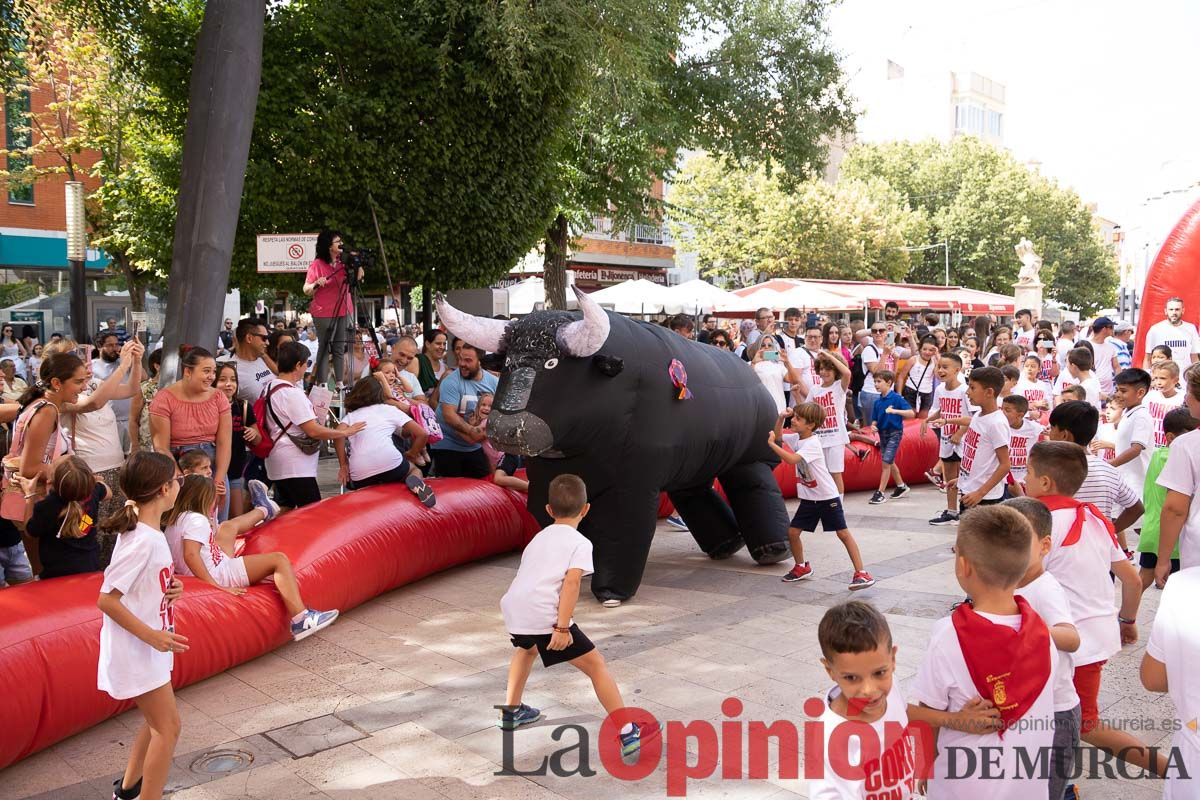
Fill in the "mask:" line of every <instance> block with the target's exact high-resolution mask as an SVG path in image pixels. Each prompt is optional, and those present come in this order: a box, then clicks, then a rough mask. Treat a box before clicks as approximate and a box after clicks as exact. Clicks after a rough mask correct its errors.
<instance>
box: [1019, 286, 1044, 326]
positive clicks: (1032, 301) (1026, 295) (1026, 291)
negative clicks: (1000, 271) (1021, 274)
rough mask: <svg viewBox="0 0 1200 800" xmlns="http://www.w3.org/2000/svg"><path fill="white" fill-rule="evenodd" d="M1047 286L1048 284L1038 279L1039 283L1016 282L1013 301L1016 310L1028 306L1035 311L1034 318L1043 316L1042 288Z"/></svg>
mask: <svg viewBox="0 0 1200 800" xmlns="http://www.w3.org/2000/svg"><path fill="white" fill-rule="evenodd" d="M1045 288H1046V284H1044V283H1042V282H1041V281H1038V282H1037V283H1014V284H1013V301H1014V302H1015V304H1016V305H1015V310H1017V311H1019V310H1021V309H1022V308H1028V309H1030V310H1031V311H1033V318H1034V320H1039V319H1041V318H1042V290H1043V289H1045Z"/></svg>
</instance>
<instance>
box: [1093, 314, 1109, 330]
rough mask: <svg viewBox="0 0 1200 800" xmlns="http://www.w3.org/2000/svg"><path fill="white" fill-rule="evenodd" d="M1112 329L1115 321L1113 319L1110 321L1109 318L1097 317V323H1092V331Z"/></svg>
mask: <svg viewBox="0 0 1200 800" xmlns="http://www.w3.org/2000/svg"><path fill="white" fill-rule="evenodd" d="M1111 327H1113V321H1112V320H1111V319H1109V318H1108V317H1097V318H1096V321H1095V322H1093V323H1092V330H1094V331H1098V330H1101V329H1102V328H1111Z"/></svg>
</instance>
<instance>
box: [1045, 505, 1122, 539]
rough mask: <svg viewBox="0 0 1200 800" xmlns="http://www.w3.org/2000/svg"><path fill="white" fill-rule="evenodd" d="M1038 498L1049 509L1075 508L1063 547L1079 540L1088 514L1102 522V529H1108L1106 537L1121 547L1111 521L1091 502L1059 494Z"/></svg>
mask: <svg viewBox="0 0 1200 800" xmlns="http://www.w3.org/2000/svg"><path fill="white" fill-rule="evenodd" d="M1038 500H1041V501H1042V505H1044V506H1045V507H1046V508H1048V509H1050V510H1051V511H1061V510H1062V509H1064V508H1073V509H1075V522H1074V523H1073V524H1072V525H1071V530H1069V531H1067V538H1065V539H1063V542H1062V546H1063V547H1070V546H1071V545H1073V544H1075V543H1076V542H1078V541H1079V537H1081V536H1082V535H1083V523H1084V521H1085V520H1086V519H1087V517H1088V515H1089V514H1090V515H1091V516H1092V517H1093V518H1094V519H1095V520H1096V521H1097V522H1101V523H1103V524H1104V530H1106V531H1108V537H1109V538H1110V539H1112V543H1113V544H1114V545H1116V547H1117V548H1118V549H1121V543H1120V542H1119V541H1118V540H1117V531H1116V529H1115V528H1114V527H1113V524H1112V522H1111V521H1110V520H1109V518H1108V517H1106V516H1104V515H1103V514H1101V513H1100V509H1098V508H1096V507H1095V506H1094V505H1092V504H1091V503H1081V502H1079V501H1078V500H1076V499H1075V498H1074V497H1066V496H1065V495H1061V494H1051V495H1046V496H1045V497H1039V498H1038Z"/></svg>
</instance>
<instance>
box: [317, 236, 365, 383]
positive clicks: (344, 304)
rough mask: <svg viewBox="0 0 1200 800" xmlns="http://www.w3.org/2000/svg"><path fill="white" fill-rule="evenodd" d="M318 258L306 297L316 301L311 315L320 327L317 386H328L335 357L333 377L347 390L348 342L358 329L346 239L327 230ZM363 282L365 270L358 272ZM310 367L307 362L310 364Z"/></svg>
mask: <svg viewBox="0 0 1200 800" xmlns="http://www.w3.org/2000/svg"><path fill="white" fill-rule="evenodd" d="M316 255H317V257H316V258H314V259H313V262H312V264H310V265H309V267H308V274H307V275H306V276H305V278H304V293H305V294H306V295H308V296H309V297H311V298H312V303H310V304H309V307H308V311H309V313H310V314H312V317H313V322H314V323H315V324H316V326H317V340H318V347H317V365H316V370H315V372H316V382H317V383H319V384H324V383H325V380H326V378H327V376H328V375H329V357H330V356H331V355H332V357H333V376H334V380H336V381H337V383H338V385H339V386H345V385H346V384H345V374H344V373H345V361H344V359H345V356H346V342H347V341H348V340H349V338H350V331H351V330H352V329H353V327H354V313H353V312H354V302H353V301H352V300H351V299H350V286H349V283H348V281H347V280H346V278H347V276H346V269H347V267H346V265H345V264H343V263H342V262H341V255H342V236H341V234H340V233H338V232H337V231H331V230H324V231H321V233H320V235H319V236H317V246H316ZM358 273H359V274H358V277H359V278H362V269H361V268H360V269H359V270H358ZM306 363H307V362H306Z"/></svg>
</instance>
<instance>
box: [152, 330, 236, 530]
mask: <svg viewBox="0 0 1200 800" xmlns="http://www.w3.org/2000/svg"><path fill="white" fill-rule="evenodd" d="M179 363H180V366H181V367H182V368H183V377H182V378H180V379H179V380H178V381H176V382H175V383H172V384H171V385H170V386H167V387H166V388H164V389H163V390H162V391H160V392H159V393H158V394H156V395H155V396H154V400H153V402H151V403H150V435H151V438H152V439H153V441H154V449H155V450H156V451H157V452H159V453H165V454H167V455H169V456H172V457H174V458H175V460H176V461H178V460H179V457H180V456H181V455H183V454H184V453H185V452H186V451H188V450H202V451H204V453H205V454H206V455H207V456H208V458H209V460H210V461H211V462H212V468H213V483H215V484H216V485H217V493H218V495H220V498H219V500H220V503H221V508H220V514H219V518H220V519H221V520H222V521H224V520H226V519H228V518H229V481H228V476H229V455H230V450H231V448H232V446H233V445H232V443H233V417H232V416H231V415H230V413H229V398H227V397H226V396H225V394H224V393H223V392H220V391H217V389H215V388H214V387H213V381H214V379H215V378H216V376H217V362H216V359H214V358H213V355H212V353H210V352H208V351H207V350H205V349H204V348H203V347H193V348H190V349H189V350H187V351H186V352H185V353H184V354H183V357H182V358H180V360H179Z"/></svg>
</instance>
